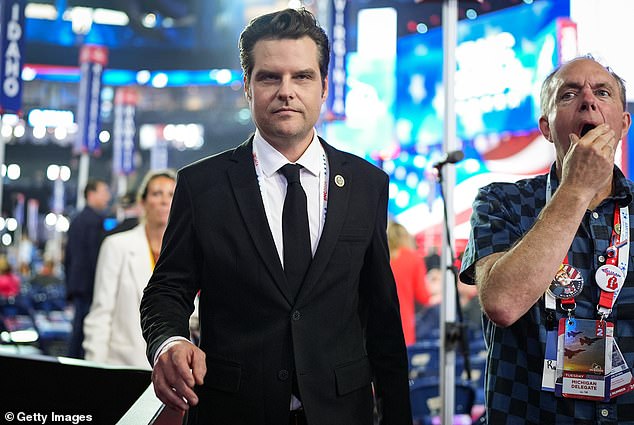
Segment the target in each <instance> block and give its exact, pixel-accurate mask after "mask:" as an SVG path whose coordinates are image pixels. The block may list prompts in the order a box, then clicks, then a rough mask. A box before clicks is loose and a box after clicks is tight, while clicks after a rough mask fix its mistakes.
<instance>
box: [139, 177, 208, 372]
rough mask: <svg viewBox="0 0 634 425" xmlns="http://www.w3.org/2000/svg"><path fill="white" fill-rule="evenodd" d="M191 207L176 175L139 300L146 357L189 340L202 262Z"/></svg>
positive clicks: (184, 182)
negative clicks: (177, 339) (172, 341)
mask: <svg viewBox="0 0 634 425" xmlns="http://www.w3.org/2000/svg"><path fill="white" fill-rule="evenodd" d="M194 229H195V222H194V214H193V203H192V196H191V193H190V188H189V187H188V184H187V180H186V178H185V177H184V175H183V172H182V171H181V172H180V173H179V175H178V179H177V184H176V188H175V190H174V197H173V199H172V206H171V209H170V216H169V222H168V225H167V229H166V230H165V235H164V236H163V246H162V248H161V255H160V256H159V259H158V261H157V263H156V266H155V268H154V272H153V274H152V277H151V278H150V281H149V283H148V286H147V287H146V288H145V290H144V291H143V298H142V299H141V308H140V310H141V328H142V330H143V337H144V338H145V341H146V342H147V356H148V359H149V361H150V364H153V359H154V353H155V352H156V349H157V348H158V347H159V346H160V345H161V343H163V341H165V340H166V339H167V338H169V337H173V336H182V337H184V338H186V339H189V337H190V334H189V317H190V316H191V314H192V312H193V310H194V298H195V296H196V293H197V292H198V289H199V276H200V267H202V265H201V264H202V261H201V260H200V258H199V256H200V247H199V245H198V242H197V238H196V234H195V231H194Z"/></svg>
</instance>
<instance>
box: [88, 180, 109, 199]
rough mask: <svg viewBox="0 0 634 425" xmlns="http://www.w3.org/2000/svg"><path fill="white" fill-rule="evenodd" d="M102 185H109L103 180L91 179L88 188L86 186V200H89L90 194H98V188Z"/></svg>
mask: <svg viewBox="0 0 634 425" xmlns="http://www.w3.org/2000/svg"><path fill="white" fill-rule="evenodd" d="M100 183H103V184H105V185H107V184H108V183H106V181H105V180H103V179H90V180H88V182H87V183H86V186H84V199H88V193H89V192H96V191H97V187H98V186H99V184H100Z"/></svg>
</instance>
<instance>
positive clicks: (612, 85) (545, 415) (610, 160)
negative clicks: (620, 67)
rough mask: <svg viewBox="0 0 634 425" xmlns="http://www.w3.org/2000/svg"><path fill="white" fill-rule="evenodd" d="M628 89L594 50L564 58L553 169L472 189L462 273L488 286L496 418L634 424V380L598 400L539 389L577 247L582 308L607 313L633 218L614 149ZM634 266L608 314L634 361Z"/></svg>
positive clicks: (552, 84) (546, 106)
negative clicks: (604, 269) (619, 231)
mask: <svg viewBox="0 0 634 425" xmlns="http://www.w3.org/2000/svg"><path fill="white" fill-rule="evenodd" d="M625 99H626V98H625V86H624V83H623V80H622V79H621V78H620V77H618V76H617V75H616V74H615V73H614V72H613V71H611V70H610V69H609V68H605V67H603V66H602V65H600V64H599V63H598V62H596V61H595V60H594V59H593V58H591V57H582V58H577V59H575V60H572V61H570V62H568V63H566V64H564V65H562V66H561V67H560V68H558V69H556V70H555V71H554V72H553V73H552V74H551V75H550V76H549V77H547V78H546V80H545V81H544V84H543V85H542V90H541V113H542V116H541V118H540V119H539V128H540V130H541V132H542V133H543V135H544V137H545V138H546V139H547V140H548V141H549V142H551V143H552V144H553V146H554V148H555V152H556V162H555V163H554V164H553V166H552V168H551V171H550V173H549V176H550V177H548V175H543V176H538V177H535V178H532V179H526V180H521V181H518V182H516V183H493V184H490V185H488V186H486V187H483V188H482V189H480V191H479V193H478V195H477V197H476V200H475V201H474V204H473V215H472V217H471V224H472V230H471V236H470V239H469V243H468V246H467V249H466V251H465V254H464V257H463V263H462V271H461V275H460V277H461V280H462V281H463V282H467V283H471V284H476V285H477V286H478V292H479V295H480V300H481V303H482V307H483V311H484V312H485V313H486V315H485V318H484V328H485V329H484V330H485V337H486V340H487V344H488V347H489V352H488V359H487V377H486V384H485V385H486V413H487V420H488V423H489V424H495V425H497V424H535V425H537V424H557V425H560V424H575V425H581V424H584V425H585V424H588V425H590V424H592V425H595V424H634V392H629V393H626V394H623V395H620V396H618V397H615V398H612V399H611V400H610V401H609V402H597V401H589V400H581V399H575V398H563V397H557V396H555V394H554V393H553V392H551V391H543V390H542V389H541V388H542V370H543V367H544V358H545V344H546V330H547V327H548V326H552V324H553V323H555V324H556V323H557V322H558V320H559V319H560V318H562V317H565V312H564V311H563V310H561V309H560V308H559V306H558V307H557V309H556V310H555V317H554V318H553V317H552V316H551V317H548V316H547V310H546V308H545V302H544V293H545V292H546V290H547V289H548V288H549V285H550V284H551V282H552V280H553V278H554V276H555V274H556V273H557V271H558V270H559V268H560V266H561V264H562V261H563V259H564V258H567V260H568V264H569V265H570V266H572V267H574V268H575V269H576V270H578V271H579V272H580V273H581V274H582V276H583V280H584V283H585V284H584V287H583V290H582V292H581V293H580V294H579V295H577V296H576V297H575V301H576V309H575V310H574V315H575V317H577V318H579V319H597V318H598V316H597V303H598V298H599V293H600V290H599V288H598V287H597V284H596V281H595V278H594V274H595V272H596V270H597V269H598V268H599V267H601V266H602V265H604V264H605V263H606V251H607V248H608V247H609V246H610V245H611V235H612V229H613V227H614V211H615V208H616V210H617V211H618V210H619V208H621V207H625V206H627V207H629V215H630V222H634V221H632V214H633V212H634V209H633V208H632V203H633V200H632V193H633V189H634V184H633V183H632V182H631V181H630V180H627V179H626V178H625V177H624V175H623V173H622V172H621V171H620V170H619V168H618V167H616V166H615V165H614V152H615V150H616V148H617V145H618V143H619V141H620V140H621V139H622V138H623V137H624V136H625V135H626V133H627V131H628V129H629V127H630V121H631V118H630V114H629V113H628V112H627V111H626V110H625V107H626V100H625ZM548 181H549V184H550V193H551V195H552V197H550V195H549V198H550V200H549V201H548V202H547V195H546V191H547V182H548ZM628 237H629V235H622V240H623V239H627V238H628ZM632 248H634V247H632ZM630 252H631V250H630ZM630 258H631V257H630ZM633 267H634V262H633V261H630V262H629V273H628V274H627V277H626V280H625V284H624V286H623V288H622V289H621V291H620V294H619V296H618V299H617V301H616V304H615V305H614V308H613V310H612V312H611V314H610V315H609V317H608V321H611V322H613V323H614V336H615V341H616V342H617V343H618V346H619V348H620V349H621V351H622V352H623V356H624V358H625V360H626V362H627V364H628V365H629V366H630V367H631V366H632V365H634V282H633V280H634V272H633V270H632V268H633ZM550 311H552V310H550Z"/></svg>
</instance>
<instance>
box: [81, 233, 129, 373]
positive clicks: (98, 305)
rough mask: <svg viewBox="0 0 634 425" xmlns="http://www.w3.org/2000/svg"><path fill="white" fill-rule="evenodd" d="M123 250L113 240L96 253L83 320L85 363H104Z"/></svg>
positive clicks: (104, 244) (119, 278) (106, 242)
mask: <svg viewBox="0 0 634 425" xmlns="http://www.w3.org/2000/svg"><path fill="white" fill-rule="evenodd" d="M122 264H123V250H121V249H119V248H118V247H117V244H116V242H115V240H114V239H113V238H106V239H105V240H104V242H103V245H102V246H101V249H100V250H99V257H98V259H97V270H96V272H95V293H94V296H93V301H92V305H91V306H90V312H89V313H88V315H87V316H86V319H85V320H84V342H83V347H84V350H85V351H86V360H92V361H95V362H105V360H106V358H107V357H108V346H109V342H110V336H111V334H112V316H113V312H114V309H115V302H116V298H117V291H118V289H119V285H120V283H121V282H120V280H121V266H122Z"/></svg>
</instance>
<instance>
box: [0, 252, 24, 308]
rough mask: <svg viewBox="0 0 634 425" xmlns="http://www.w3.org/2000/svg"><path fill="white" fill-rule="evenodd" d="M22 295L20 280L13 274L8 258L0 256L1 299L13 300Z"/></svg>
mask: <svg viewBox="0 0 634 425" xmlns="http://www.w3.org/2000/svg"><path fill="white" fill-rule="evenodd" d="M19 293H20V278H19V277H18V276H17V275H16V274H15V273H13V269H12V267H11V264H9V260H8V259H7V256H6V255H4V254H2V255H0V297H2V298H11V297H15V296H16V295H18V294H19Z"/></svg>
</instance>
